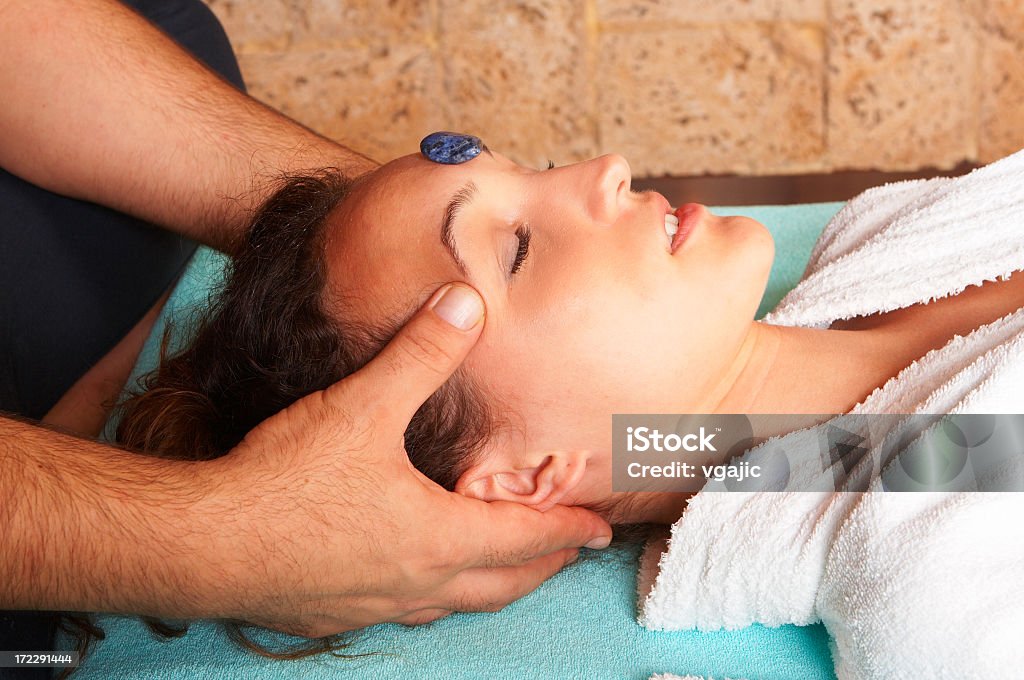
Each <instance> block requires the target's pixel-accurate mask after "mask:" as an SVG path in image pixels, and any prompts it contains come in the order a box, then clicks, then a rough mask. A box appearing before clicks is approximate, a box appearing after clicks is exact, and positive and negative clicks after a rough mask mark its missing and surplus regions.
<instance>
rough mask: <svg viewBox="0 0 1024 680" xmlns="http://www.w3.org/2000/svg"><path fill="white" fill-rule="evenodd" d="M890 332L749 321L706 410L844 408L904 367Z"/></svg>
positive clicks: (816, 410) (905, 360)
mask: <svg viewBox="0 0 1024 680" xmlns="http://www.w3.org/2000/svg"><path fill="white" fill-rule="evenodd" d="M911 359H912V357H909V358H905V357H902V356H897V355H896V353H894V352H893V346H892V344H891V342H890V341H889V338H888V336H887V335H886V334H884V333H882V332H879V331H875V330H858V331H839V330H822V329H816V328H797V327H789V326H772V325H769V324H764V323H760V322H754V323H752V324H751V329H750V332H749V333H748V334H747V338H746V339H745V341H744V342H743V344H742V346H741V348H740V350H739V352H738V353H737V357H736V360H735V361H734V362H733V364H732V365H731V366H730V368H729V371H728V372H727V373H726V375H725V376H723V379H722V380H721V381H720V383H719V387H718V389H717V391H715V392H714V393H712V394H710V395H709V397H710V399H709V403H708V404H707V407H708V408H711V409H712V410H710V411H706V412H707V413H751V414H753V413H783V414H785V413H794V414H795V413H822V414H825V413H846V412H848V411H849V410H850V409H852V408H853V407H854V406H856V405H857V404H858V403H860V402H861V401H863V400H864V399H865V398H867V396H868V395H869V394H871V392H872V391H874V390H875V388H877V387H880V386H882V385H883V384H884V383H885V382H886V381H887V380H888V379H889V378H891V377H892V376H893V375H895V374H896V373H897V372H899V370H900V369H901V368H903V367H904V366H905V365H906V364H907V363H909V361H910V360H911Z"/></svg>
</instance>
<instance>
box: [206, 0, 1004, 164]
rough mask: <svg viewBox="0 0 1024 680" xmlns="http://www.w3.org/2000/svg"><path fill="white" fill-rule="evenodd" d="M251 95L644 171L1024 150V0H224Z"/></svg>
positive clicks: (342, 135) (384, 150)
mask: <svg viewBox="0 0 1024 680" xmlns="http://www.w3.org/2000/svg"><path fill="white" fill-rule="evenodd" d="M207 2H208V3H209V4H210V6H211V7H212V9H213V10H214V11H215V12H216V13H217V15H218V16H219V17H220V19H221V21H222V22H223V23H224V25H225V28H226V29H227V32H228V35H229V37H230V38H231V40H232V43H233V45H234V47H235V50H236V52H237V53H238V55H239V61H240V63H241V66H242V72H243V75H244V76H245V79H246V82H247V83H248V86H249V88H250V91H251V93H252V94H253V95H254V96H256V97H257V98H259V99H261V100H263V101H265V102H266V103H268V104H270V105H271V106H274V107H275V108H278V109H280V110H282V111H284V112H285V113H287V114H288V115H290V116H292V117H294V118H296V119H298V120H299V121H301V122H303V123H305V124H306V125H308V126H309V127H311V128H313V129H315V130H318V131H319V132H322V133H323V134H325V135H327V136H329V137H332V138H334V139H337V140H338V141H340V142H342V143H345V144H347V145H349V146H351V147H352V148H354V149H357V150H359V151H361V152H363V153H366V154H367V155H369V156H371V157H374V158H376V159H378V160H380V161H385V160H388V159H389V158H393V157H395V156H398V155H402V154H405V153H411V152H413V151H415V150H416V148H417V144H418V142H419V140H420V139H421V138H422V137H423V136H424V135H425V134H427V133H429V132H431V131H433V130H437V129H451V130H460V131H467V132H473V133H475V134H478V135H479V136H481V137H482V138H483V139H484V140H485V141H486V142H487V144H488V145H489V146H490V147H491V148H493V149H495V150H497V151H501V152H502V153H505V154H507V155H509V156H511V157H512V158H513V159H515V160H517V161H518V162H520V163H523V164H527V165H532V166H544V165H546V163H547V161H548V159H551V160H553V161H555V162H556V163H558V164H564V163H570V162H574V161H577V160H582V159H586V158H590V157H592V156H595V155H598V154H601V153H607V152H617V153H621V154H623V155H624V156H626V158H627V159H629V161H630V164H631V165H632V167H633V172H634V175H635V176H659V175H696V174H742V175H747V174H754V175H777V174H797V173H815V172H828V171H831V170H843V169H878V170H888V171H900V170H915V169H919V168H925V167H935V168H940V169H948V168H951V167H952V166H954V165H956V164H957V163H959V162H960V161H965V160H966V161H972V162H978V163H984V162H988V161H991V160H995V159H996V158H999V157H1001V156H1004V155H1006V154H1008V153H1012V152H1013V151H1016V150H1017V149H1020V148H1022V147H1024V0H378V1H372V0H207Z"/></svg>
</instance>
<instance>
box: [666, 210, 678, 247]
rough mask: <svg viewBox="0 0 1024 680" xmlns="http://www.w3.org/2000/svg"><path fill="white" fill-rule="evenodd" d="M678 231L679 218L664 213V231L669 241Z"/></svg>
mask: <svg viewBox="0 0 1024 680" xmlns="http://www.w3.org/2000/svg"><path fill="white" fill-rule="evenodd" d="M677 231H679V218H678V217H676V216H675V215H665V233H666V234H668V240H669V242H671V241H672V237H673V236H675V235H676V232H677Z"/></svg>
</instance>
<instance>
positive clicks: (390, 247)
mask: <svg viewBox="0 0 1024 680" xmlns="http://www.w3.org/2000/svg"><path fill="white" fill-rule="evenodd" d="M487 160H490V159H489V158H488V159H487ZM470 166H475V167H470ZM484 166H485V162H484V161H482V160H481V159H479V158H477V159H474V160H472V161H469V162H468V163H464V164H462V165H457V166H450V165H449V166H443V165H438V164H437V163H432V162H430V161H428V160H426V159H425V158H423V157H422V156H420V155H419V154H415V155H410V156H404V157H402V158H399V159H397V160H395V161H392V162H390V163H388V164H387V165H385V166H383V167H381V168H379V169H378V170H376V171H374V172H373V173H370V174H369V175H367V176H365V177H363V178H362V179H360V180H359V181H357V182H356V184H355V185H354V186H353V189H352V193H351V195H350V196H349V197H347V198H346V199H345V200H344V201H342V202H341V204H340V205H339V206H338V208H337V209H335V211H334V212H333V213H332V214H331V216H330V217H329V224H328V225H327V237H326V243H325V251H324V256H325V258H326V262H327V269H328V289H329V292H330V293H331V294H332V296H334V297H335V298H336V299H337V300H339V301H340V302H341V304H342V305H343V306H344V308H345V311H346V315H347V316H349V317H354V320H355V321H359V322H363V323H371V324H372V323H376V322H380V321H382V320H384V319H385V318H396V317H399V316H404V315H407V314H409V313H411V312H412V311H414V310H415V309H417V308H418V307H419V306H420V305H422V303H423V302H425V301H426V299H427V298H429V297H430V295H431V294H432V293H433V292H434V290H436V289H437V287H438V286H440V285H441V284H443V283H447V282H448V281H452V280H456V279H459V278H462V276H461V274H460V273H459V270H458V268H457V267H456V266H455V263H454V262H452V260H451V258H450V257H449V256H448V253H447V251H446V250H445V248H444V246H443V245H442V243H441V235H440V234H441V220H442V218H443V214H444V210H445V207H446V205H447V203H448V200H449V198H450V197H451V196H452V194H454V193H455V192H456V191H458V190H459V189H460V188H461V187H462V186H464V185H465V183H466V182H467V181H469V179H471V178H475V177H478V176H479V174H480V172H481V171H482V170H484Z"/></svg>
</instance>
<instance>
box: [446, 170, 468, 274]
mask: <svg viewBox="0 0 1024 680" xmlns="http://www.w3.org/2000/svg"><path fill="white" fill-rule="evenodd" d="M476 193H477V188H476V184H475V183H474V182H473V180H469V181H468V182H466V184H465V186H463V187H462V188H461V189H459V190H458V191H456V192H455V194H454V195H452V198H451V200H450V201H448V205H447V206H445V209H444V219H442V220H441V245H443V246H444V247H445V248H447V249H448V253H449V254H450V255H451V256H452V259H453V260H455V265H456V266H457V267H458V268H459V271H460V272H462V275H463V276H466V277H468V276H469V273H468V270H467V268H466V263H465V262H464V261H463V259H462V256H460V255H459V249H458V246H457V245H456V244H455V236H454V234H453V233H452V225H453V224H454V222H455V218H456V217H458V215H459V212H461V211H462V209H463V208H465V207H466V206H467V205H469V204H470V202H472V200H473V198H474V197H475V196H476Z"/></svg>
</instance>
